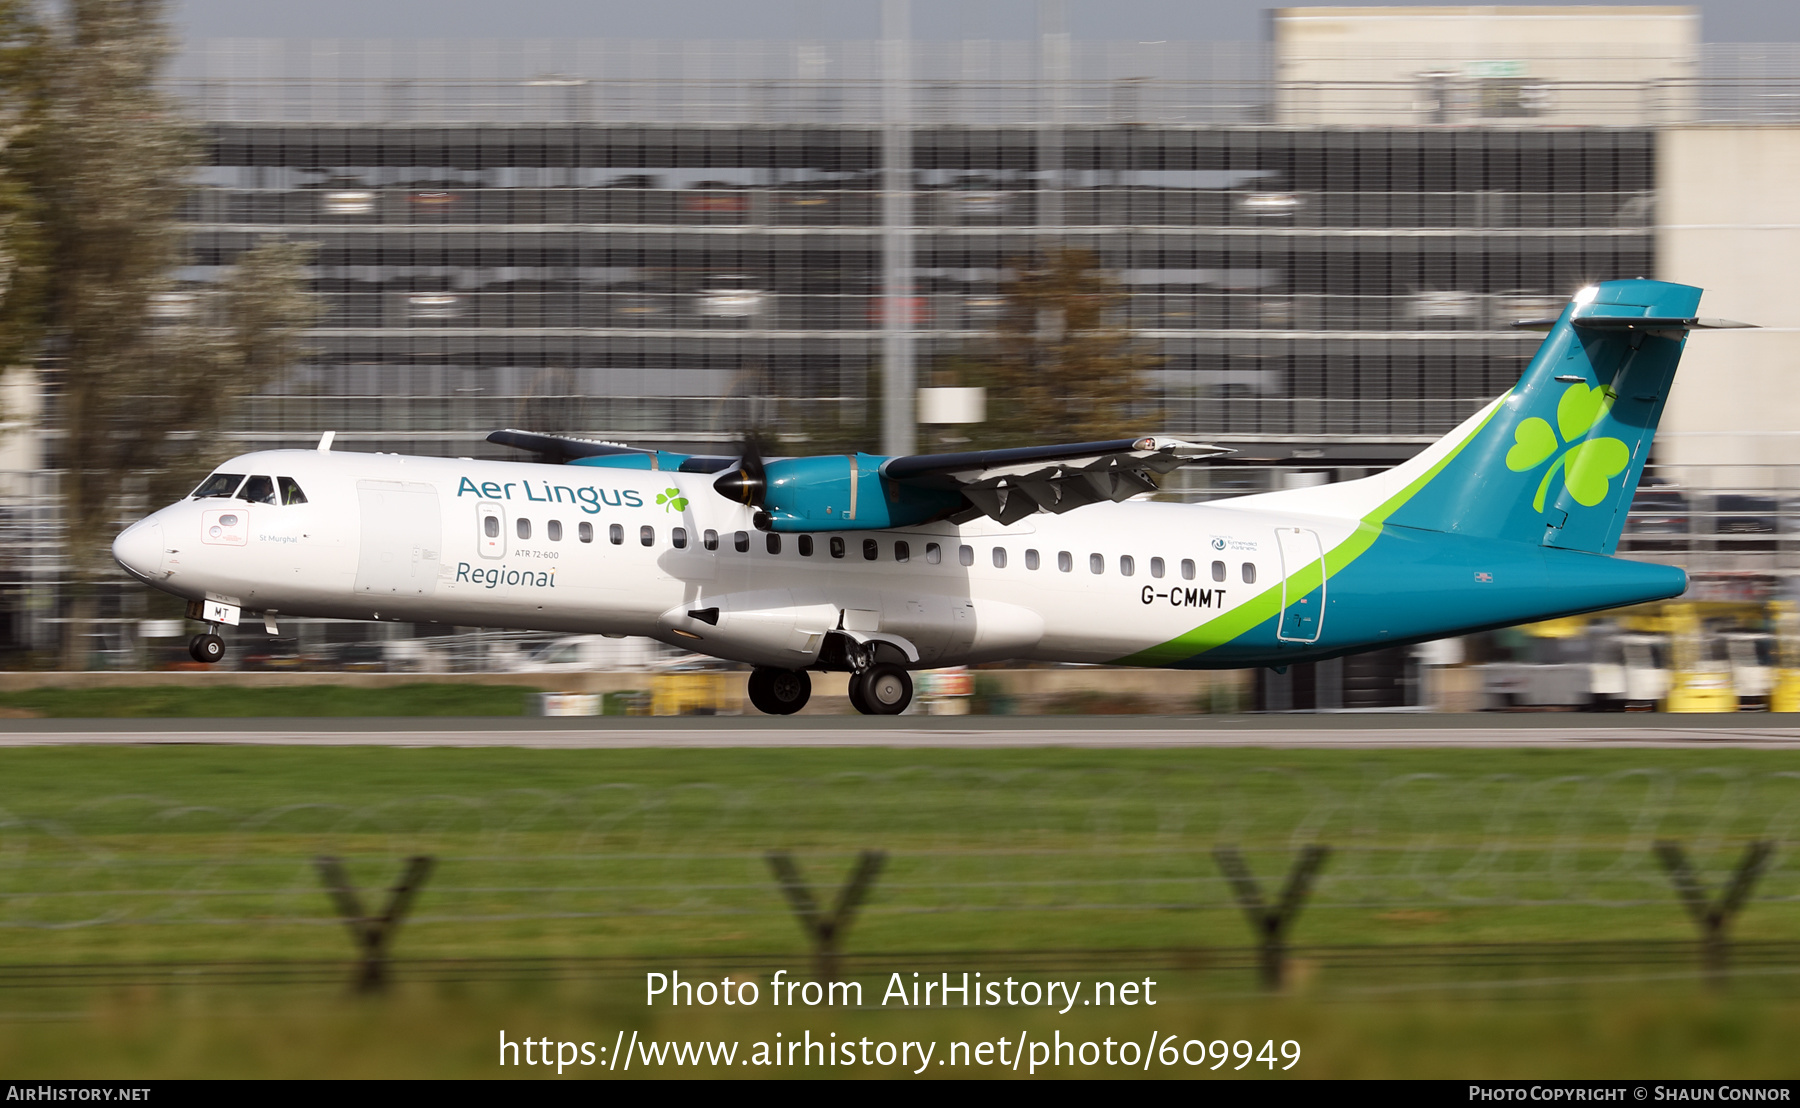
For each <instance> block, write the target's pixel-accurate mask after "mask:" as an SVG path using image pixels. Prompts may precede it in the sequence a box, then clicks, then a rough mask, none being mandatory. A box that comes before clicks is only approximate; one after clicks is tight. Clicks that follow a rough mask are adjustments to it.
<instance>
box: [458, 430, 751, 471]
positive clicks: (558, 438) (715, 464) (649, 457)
mask: <svg viewBox="0 0 1800 1108" xmlns="http://www.w3.org/2000/svg"><path fill="white" fill-rule="evenodd" d="M487 441H489V442H491V443H495V444H496V445H499V446H513V447H517V448H518V449H520V450H529V451H531V452H532V453H533V454H536V455H538V456H539V457H541V458H543V459H544V460H545V461H549V462H558V463H562V464H567V463H569V462H578V461H581V460H582V459H584V458H616V459H618V461H617V462H614V463H608V464H616V465H622V466H623V467H624V468H628V469H665V470H680V471H681V472H683V473H717V472H718V471H719V470H721V469H724V468H725V467H726V466H728V465H730V464H731V463H732V462H734V461H736V460H737V459H735V458H733V457H730V456H726V457H719V456H716V455H711V454H672V453H670V452H668V451H666V450H656V449H653V448H650V447H643V446H627V445H626V444H624V443H622V442H604V441H602V440H600V439H581V438H571V437H568V436H564V435H540V434H538V433H537V432H536V431H519V430H515V429H512V428H508V429H507V430H504V431H494V432H491V433H489V435H488V437H487ZM588 464H590V465H592V464H600V463H591V462H590V463H588Z"/></svg>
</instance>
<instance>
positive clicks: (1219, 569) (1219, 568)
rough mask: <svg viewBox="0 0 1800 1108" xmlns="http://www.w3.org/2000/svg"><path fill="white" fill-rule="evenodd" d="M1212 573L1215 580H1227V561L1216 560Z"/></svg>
mask: <svg viewBox="0 0 1800 1108" xmlns="http://www.w3.org/2000/svg"><path fill="white" fill-rule="evenodd" d="M1212 573H1213V580H1214V581H1223V580H1225V563H1224V562H1214V563H1213V564H1212Z"/></svg>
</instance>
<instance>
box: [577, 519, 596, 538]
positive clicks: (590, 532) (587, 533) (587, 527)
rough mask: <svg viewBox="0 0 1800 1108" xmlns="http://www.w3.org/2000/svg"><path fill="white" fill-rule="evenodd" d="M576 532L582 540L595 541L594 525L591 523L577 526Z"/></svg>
mask: <svg viewBox="0 0 1800 1108" xmlns="http://www.w3.org/2000/svg"><path fill="white" fill-rule="evenodd" d="M575 534H576V535H577V536H578V537H579V538H580V539H581V541H582V542H593V541H594V525H593V524H591V523H583V524H581V525H580V526H578V527H576V528H575Z"/></svg>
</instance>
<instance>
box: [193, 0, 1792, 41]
mask: <svg viewBox="0 0 1800 1108" xmlns="http://www.w3.org/2000/svg"><path fill="white" fill-rule="evenodd" d="M1404 2H1405V0H1402V3H1404ZM1590 2H1598V3H1603V4H1604V3H1608V2H1609V0H1590ZM1611 2H1618V0H1611ZM1038 6H1039V5H1038V3H1037V0H912V23H913V36H914V37H915V38H920V39H933V40H956V39H966V38H973V39H1021V38H1031V37H1034V36H1035V35H1036V34H1037V11H1038ZM1270 6H1271V5H1270V4H1269V3H1268V2H1267V0H1066V8H1067V11H1068V21H1069V28H1068V29H1069V31H1070V32H1071V33H1072V34H1073V35H1074V36H1075V37H1076V38H1079V39H1088V40H1109V41H1132V40H1135V41H1142V42H1155V41H1159V40H1171V41H1201V40H1215V41H1239V42H1241V41H1246V40H1257V39H1261V38H1263V37H1265V36H1264V25H1265V19H1266V16H1265V15H1264V12H1265V11H1266V10H1267V9H1268V7H1270ZM1697 6H1698V7H1699V8H1700V9H1701V33H1702V35H1703V37H1704V38H1705V39H1706V41H1708V42H1784V43H1785V42H1800V2H1796V0H1702V2H1701V3H1699V4H1698V5H1697ZM171 8H172V9H173V11H174V15H175V26H176V30H177V31H178V32H179V33H180V35H181V36H182V37H183V38H184V39H186V40H190V41H192V40H195V39H204V38H240V37H243V38H263V37H268V38H402V39H417V38H424V39H438V38H450V39H457V38H507V39H519V38H563V37H572V38H649V39H774V40H788V39H809V38H810V39H824V40H833V39H868V38H875V37H877V35H878V34H879V30H880V14H879V12H880V7H879V0H652V2H648V3H646V2H644V0H305V2H304V3H294V2H292V0H281V2H279V3H277V2H274V0H171Z"/></svg>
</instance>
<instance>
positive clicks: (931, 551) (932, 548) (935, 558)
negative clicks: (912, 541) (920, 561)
mask: <svg viewBox="0 0 1800 1108" xmlns="http://www.w3.org/2000/svg"><path fill="white" fill-rule="evenodd" d="M943 560H944V548H943V547H941V546H939V545H938V544H937V543H935V542H928V543H926V544H925V562H926V564H928V565H934V566H935V565H937V564H938V563H939V562H941V561H943Z"/></svg>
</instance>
